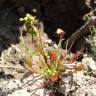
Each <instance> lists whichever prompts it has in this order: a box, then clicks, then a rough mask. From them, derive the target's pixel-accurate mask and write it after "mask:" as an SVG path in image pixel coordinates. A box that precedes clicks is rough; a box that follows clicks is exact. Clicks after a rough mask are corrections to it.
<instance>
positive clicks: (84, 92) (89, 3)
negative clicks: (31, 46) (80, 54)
mask: <svg viewBox="0 0 96 96" xmlns="http://www.w3.org/2000/svg"><path fill="white" fill-rule="evenodd" d="M85 1H86V2H85ZM95 3H96V2H95V0H84V1H82V2H81V0H71V1H70V0H53V2H52V0H37V1H36V0H29V1H28V0H19V1H18V0H9V2H8V0H0V96H54V95H53V94H51V93H52V92H51V91H52V90H47V89H44V86H43V81H44V79H42V78H41V77H40V76H38V75H37V74H34V75H33V74H32V73H31V72H30V71H28V70H27V69H25V68H24V66H23V60H22V58H23V54H22V49H21V48H20V33H19V31H20V30H19V28H20V27H21V25H22V24H21V23H20V22H19V18H20V17H22V16H24V14H26V13H27V12H29V13H32V14H33V15H36V16H37V18H38V19H39V20H42V21H43V23H44V25H43V26H42V28H41V29H40V30H41V31H43V27H44V28H45V31H46V32H47V33H48V36H49V37H50V38H51V39H52V40H53V41H55V40H57V36H56V33H55V31H56V28H58V27H59V28H62V29H64V31H65V32H66V38H68V37H69V36H70V35H71V34H72V33H73V32H74V31H76V30H77V29H78V28H80V27H81V26H82V25H83V24H84V22H85V21H84V20H83V19H82V18H83V16H84V15H85V14H87V13H88V12H89V11H90V10H91V11H92V10H94V9H95V5H96V4H95ZM74 4H75V5H76V6H74ZM53 6H54V7H53ZM74 9H75V10H74ZM95 14H96V13H95ZM70 17H71V18H70ZM74 17H76V18H74ZM63 26H64V27H63ZM71 32H72V33H71ZM45 35H46V34H45ZM45 35H43V37H45ZM29 38H30V37H29V35H26V36H25V40H26V41H28V39H29ZM86 40H87V42H88V44H89V45H88V47H90V48H89V49H88V54H87V56H86V55H84V58H83V59H82V60H81V61H80V62H79V63H82V64H83V65H84V70H83V71H81V72H69V71H68V72H66V73H64V74H62V78H61V80H60V83H59V88H58V92H59V93H61V94H59V95H58V94H57V95H55V96H96V61H94V60H96V54H95V53H96V50H95V49H96V36H94V37H89V38H87V39H86ZM57 41H58V40H57ZM28 42H29V41H28ZM29 43H30V42H29ZM92 58H93V59H94V60H93V59H92ZM46 90H47V92H46ZM45 93H46V94H45Z"/></svg>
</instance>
